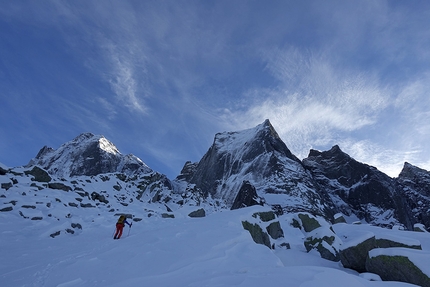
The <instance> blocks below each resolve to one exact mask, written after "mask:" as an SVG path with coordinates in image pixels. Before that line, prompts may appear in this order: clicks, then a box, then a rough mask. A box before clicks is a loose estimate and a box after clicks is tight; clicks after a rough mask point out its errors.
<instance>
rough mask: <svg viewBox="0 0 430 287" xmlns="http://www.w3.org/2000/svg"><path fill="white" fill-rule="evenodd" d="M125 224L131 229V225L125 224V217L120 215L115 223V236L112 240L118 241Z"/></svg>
mask: <svg viewBox="0 0 430 287" xmlns="http://www.w3.org/2000/svg"><path fill="white" fill-rule="evenodd" d="M125 223H127V225H128V226H130V228H131V225H132V224H131V223H128V222H127V219H126V217H125V215H124V214H123V215H121V216H120V217H119V219H118V221H117V223H116V232H115V236H114V237H113V239H120V238H121V235H122V229H123V228H124V225H125Z"/></svg>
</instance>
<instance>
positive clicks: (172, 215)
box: [161, 213, 175, 218]
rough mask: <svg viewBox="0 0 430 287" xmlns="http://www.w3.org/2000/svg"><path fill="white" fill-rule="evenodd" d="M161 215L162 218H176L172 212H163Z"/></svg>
mask: <svg viewBox="0 0 430 287" xmlns="http://www.w3.org/2000/svg"><path fill="white" fill-rule="evenodd" d="M161 217H162V218H175V215H174V214H171V213H162V214H161Z"/></svg>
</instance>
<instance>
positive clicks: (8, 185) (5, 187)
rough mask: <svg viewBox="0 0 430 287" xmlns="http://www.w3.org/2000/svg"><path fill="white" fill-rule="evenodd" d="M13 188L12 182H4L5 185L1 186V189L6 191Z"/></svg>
mask: <svg viewBox="0 0 430 287" xmlns="http://www.w3.org/2000/svg"><path fill="white" fill-rule="evenodd" d="M12 186H13V185H12V182H4V183H2V184H1V188H3V189H6V190H8V189H9V188H11V187H12Z"/></svg>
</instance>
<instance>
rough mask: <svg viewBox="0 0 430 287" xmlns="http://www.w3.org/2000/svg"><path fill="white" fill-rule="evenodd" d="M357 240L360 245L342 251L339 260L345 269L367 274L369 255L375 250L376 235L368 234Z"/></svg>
mask: <svg viewBox="0 0 430 287" xmlns="http://www.w3.org/2000/svg"><path fill="white" fill-rule="evenodd" d="M356 240H357V241H358V242H359V243H358V244H355V245H353V246H349V247H347V248H345V249H341V250H340V252H339V258H340V261H341V262H342V265H343V267H345V268H350V269H353V270H356V271H358V272H360V273H362V272H366V259H367V255H368V253H369V251H370V250H372V249H373V248H375V246H376V239H375V235H374V234H371V233H368V234H364V236H362V237H360V238H357V239H356Z"/></svg>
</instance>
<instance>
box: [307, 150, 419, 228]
mask: <svg viewBox="0 0 430 287" xmlns="http://www.w3.org/2000/svg"><path fill="white" fill-rule="evenodd" d="M303 164H304V166H305V167H306V168H307V169H308V170H309V171H311V173H312V174H313V176H314V179H315V180H316V181H317V182H318V185H319V186H320V187H321V188H323V189H324V190H326V191H327V192H328V193H329V195H330V197H331V198H332V200H333V201H335V202H338V203H337V206H336V208H337V209H338V211H339V212H342V213H344V214H347V215H349V214H356V215H357V216H358V217H359V218H360V219H365V220H366V221H367V222H370V223H371V222H374V221H375V220H377V219H378V217H379V216H380V215H381V214H382V213H384V212H386V211H389V213H388V214H389V217H387V218H385V221H386V225H387V227H392V226H393V225H395V224H398V223H402V224H403V225H404V226H406V228H407V229H409V230H411V229H412V226H413V224H414V222H413V220H411V207H410V206H409V205H408V204H407V203H406V202H405V200H404V198H403V195H402V193H401V192H398V190H397V189H396V185H395V181H394V179H392V178H390V177H389V176H387V175H386V174H384V173H383V172H380V171H379V170H377V169H376V168H375V167H372V166H369V165H367V164H364V163H360V162H358V161H356V160H354V159H353V158H351V157H350V156H349V155H347V154H346V153H344V152H343V151H341V149H340V148H339V146H334V147H332V148H331V149H330V150H329V151H324V152H319V151H315V150H311V152H310V153H309V156H308V157H307V158H306V159H304V160H303Z"/></svg>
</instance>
